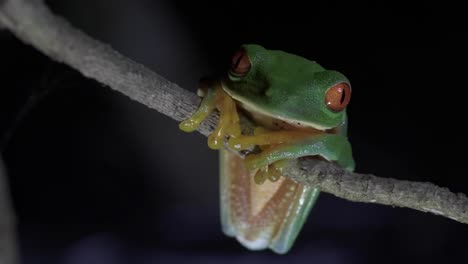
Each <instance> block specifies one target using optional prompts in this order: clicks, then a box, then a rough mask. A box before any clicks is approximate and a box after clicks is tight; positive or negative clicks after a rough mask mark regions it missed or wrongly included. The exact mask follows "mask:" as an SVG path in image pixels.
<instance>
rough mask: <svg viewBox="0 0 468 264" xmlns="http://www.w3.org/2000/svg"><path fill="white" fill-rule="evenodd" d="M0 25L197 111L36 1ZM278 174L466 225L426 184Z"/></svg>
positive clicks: (102, 74)
mask: <svg viewBox="0 0 468 264" xmlns="http://www.w3.org/2000/svg"><path fill="white" fill-rule="evenodd" d="M0 24H3V25H4V27H5V28H7V29H9V30H10V31H11V32H12V33H14V34H15V35H16V36H17V37H18V38H19V39H21V40H22V41H24V42H25V43H28V44H31V45H32V46H34V47H35V48H37V49H38V50H40V51H42V52H43V53H45V54H46V55H48V56H49V57H51V58H52V59H55V60H57V61H59V62H63V63H65V64H68V65H69V66H71V67H73V68H75V69H76V70H78V71H80V72H81V73H82V74H83V75H85V76H87V77H89V78H92V79H95V80H97V81H99V82H101V83H103V84H106V85H108V86H109V87H111V88H112V89H114V90H116V91H119V92H121V93H123V94H125V95H127V96H128V97H130V98H131V99H133V100H136V101H138V102H140V103H142V104H144V105H146V106H148V107H150V108H152V109H155V110H157V111H159V112H161V113H162V114H164V115H167V116H169V117H171V118H173V119H175V120H177V121H181V120H183V119H185V118H187V117H188V116H189V115H190V114H191V113H193V112H194V111H195V109H196V108H197V105H198V103H199V99H198V98H197V96H195V95H194V94H192V93H190V92H188V91H186V90H184V89H182V88H180V87H179V86H177V85H176V84H173V83H171V82H169V81H168V80H166V79H164V78H163V77H161V76H159V75H158V74H156V73H154V72H152V71H151V70H149V69H147V68H146V67H144V66H143V65H141V64H138V63H136V62H134V61H132V60H130V59H128V58H126V57H124V56H123V55H121V54H119V53H118V52H116V51H114V50H112V49H111V47H109V46H108V45H105V44H103V43H101V42H99V41H97V40H94V39H92V38H91V37H89V36H88V35H86V34H85V33H83V32H81V31H80V30H78V29H76V28H74V27H72V26H71V25H70V24H69V23H68V22H67V21H66V20H64V19H63V18H61V17H58V16H55V15H54V14H52V13H51V12H50V11H49V9H47V7H46V6H45V5H44V4H43V2H42V1H41V0H6V1H5V2H4V3H3V5H1V6H0ZM216 122H217V116H216V115H212V116H211V117H210V118H209V119H208V120H207V121H205V122H204V123H203V124H202V126H201V127H200V128H199V132H200V133H202V134H203V135H209V134H210V133H211V132H212V131H213V128H214V127H215V124H216ZM284 174H285V176H287V177H290V178H291V179H294V180H296V181H298V182H301V183H304V184H308V185H313V186H317V187H319V188H320V189H321V190H322V191H324V192H328V193H331V194H333V195H335V196H338V197H341V198H344V199H347V200H351V201H357V202H368V203H379V204H385V205H392V206H399V207H408V208H412V209H416V210H420V211H423V212H431V213H434V214H438V215H442V216H445V217H448V218H451V219H454V220H456V221H459V222H462V223H468V199H467V197H466V196H465V195H464V194H461V193H459V194H454V193H452V192H450V191H449V190H448V189H447V188H441V187H438V186H436V185H434V184H432V183H423V182H409V181H399V180H395V179H389V178H380V177H376V176H374V175H366V174H359V173H350V172H347V171H344V170H343V169H341V168H339V167H338V166H336V165H334V164H332V163H326V162H322V161H315V160H310V159H301V160H299V161H296V162H292V163H291V165H290V166H289V167H287V168H286V169H285V170H284Z"/></svg>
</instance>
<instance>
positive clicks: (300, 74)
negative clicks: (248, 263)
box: [179, 45, 354, 254]
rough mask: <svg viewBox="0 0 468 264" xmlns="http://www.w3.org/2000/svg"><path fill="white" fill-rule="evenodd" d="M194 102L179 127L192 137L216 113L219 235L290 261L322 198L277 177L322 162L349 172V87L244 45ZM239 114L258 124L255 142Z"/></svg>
mask: <svg viewBox="0 0 468 264" xmlns="http://www.w3.org/2000/svg"><path fill="white" fill-rule="evenodd" d="M198 94H199V96H202V97H203V100H202V102H201V104H200V107H199V108H198V110H197V111H196V112H195V113H194V114H193V115H192V116H191V117H190V118H189V119H187V120H185V121H183V122H182V123H180V125H179V127H180V129H182V130H183V131H186V132H191V131H194V130H196V129H197V127H198V126H199V125H200V123H201V122H202V121H203V120H204V119H205V118H207V117H208V116H209V114H210V113H211V112H213V111H214V110H215V109H217V110H218V111H219V113H220V118H219V123H218V125H217V127H216V129H215V130H214V131H213V133H212V134H211V135H210V136H209V137H208V146H209V147H210V148H212V149H219V150H220V177H221V178H220V185H221V186H220V196H221V222H222V228H223V232H224V233H225V234H226V235H228V236H232V237H236V238H237V240H238V241H239V242H240V243H241V244H242V245H244V246H245V247H247V248H249V249H251V250H262V249H266V248H270V249H272V250H273V251H274V252H276V253H279V254H284V253H287V252H288V251H289V250H290V248H291V246H292V245H293V243H294V241H295V240H296V238H297V236H298V234H299V232H300V230H301V228H302V226H303V224H304V222H305V220H306V219H307V216H308V215H309V212H310V210H311V208H312V207H313V205H314V203H315V201H316V199H317V197H318V196H319V193H320V190H319V189H318V188H314V187H311V186H305V185H303V184H300V183H297V182H294V181H293V180H290V179H287V178H285V177H282V168H283V167H284V165H285V164H286V162H287V161H288V160H290V159H297V158H301V157H312V158H322V159H325V160H328V161H330V162H336V163H337V164H338V165H340V166H341V167H343V168H345V169H347V170H350V171H352V170H353V169H354V161H353V158H352V153H351V146H350V144H349V141H348V140H347V138H346V122H347V117H346V106H347V105H348V103H349V100H350V97H351V86H350V83H349V81H348V79H347V78H346V77H345V76H343V75H342V74H341V73H338V72H336V71H330V70H326V69H324V68H323V67H321V66H320V65H319V64H317V63H316V62H314V61H309V60H306V59H304V58H302V57H299V56H296V55H293V54H289V53H286V52H282V51H276V50H267V49H265V48H263V47H261V46H259V45H243V46H242V47H241V48H240V49H239V50H238V51H237V52H236V53H235V54H234V55H233V57H232V63H231V68H230V70H229V72H228V74H227V76H226V77H225V78H222V79H220V80H213V81H204V82H202V83H201V85H200V87H199V90H198ZM239 111H241V112H242V113H243V114H244V115H245V116H247V117H248V118H250V119H251V120H252V121H253V123H254V124H255V126H256V127H255V130H254V133H253V135H244V134H242V133H241V127H240V120H239V113H238V112H239ZM233 150H234V151H233ZM235 151H243V152H244V153H247V154H246V155H245V157H241V156H239V155H237V153H235Z"/></svg>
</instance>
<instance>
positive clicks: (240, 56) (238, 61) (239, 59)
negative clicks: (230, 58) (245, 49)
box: [234, 54, 242, 69]
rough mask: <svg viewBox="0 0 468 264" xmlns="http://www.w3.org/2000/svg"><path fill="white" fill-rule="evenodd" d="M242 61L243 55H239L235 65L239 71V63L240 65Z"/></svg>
mask: <svg viewBox="0 0 468 264" xmlns="http://www.w3.org/2000/svg"><path fill="white" fill-rule="evenodd" d="M241 59H242V54H239V56H237V60H236V62H235V64H234V68H235V69H237V68H238V67H239V63H240V61H241Z"/></svg>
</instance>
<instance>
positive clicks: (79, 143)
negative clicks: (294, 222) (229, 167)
mask: <svg viewBox="0 0 468 264" xmlns="http://www.w3.org/2000/svg"><path fill="white" fill-rule="evenodd" d="M324 2H326V4H324ZM349 2H350V3H348V4H344V5H343V4H342V3H338V2H333V1H331V2H330V1H322V2H317V1H307V3H304V4H301V5H299V4H297V3H293V2H292V1H287V2H285V3H281V4H279V3H278V4H273V3H269V4H268V5H258V6H256V5H254V4H252V2H239V1H235V2H224V1H218V2H214V3H208V2H200V1H196V4H195V1H194V2H193V3H192V2H190V1H189V2H185V1H150V0H138V1H124V0H118V1H111V0H107V1H106V0H99V1H79V0H67V1H58V0H56V1H47V3H48V4H49V6H50V7H51V8H52V9H53V10H54V11H55V12H57V13H58V14H60V15H62V16H64V17H66V18H67V19H68V20H70V21H71V22H72V24H74V25H75V26H77V27H79V28H81V29H83V30H84V31H85V32H87V33H88V34H90V35H91V36H93V37H95V38H97V39H99V40H101V41H104V42H106V43H109V44H110V45H112V46H113V47H114V48H115V49H116V50H118V51H120V52H122V53H123V54H124V55H126V56H128V57H130V58H132V59H134V60H136V61H138V62H140V63H142V64H144V65H146V66H147V67H149V68H151V69H152V70H154V71H156V72H158V73H160V74H161V75H163V76H165V77H166V78H168V79H169V80H171V81H173V82H175V83H177V84H179V85H181V86H182V87H184V88H186V89H189V90H191V91H195V90H196V85H197V82H198V79H199V77H200V76H202V75H205V74H210V73H212V72H219V71H223V70H224V69H225V68H226V62H227V61H228V60H229V58H230V56H231V53H232V52H233V51H234V50H235V49H236V48H237V47H238V46H239V45H240V44H242V43H258V44H261V45H263V46H265V47H267V48H270V49H281V50H285V51H288V52H291V53H295V54H298V55H301V56H303V57H306V58H309V59H314V60H317V61H318V62H319V63H321V64H322V65H323V66H324V67H326V68H330V69H336V70H338V71H341V72H342V73H344V74H345V75H346V76H348V78H349V79H350V80H351V82H352V85H353V98H352V100H351V104H350V106H349V108H348V109H349V110H348V113H349V117H350V127H349V136H350V140H351V143H352V145H353V151H354V156H355V159H356V163H357V171H358V172H363V173H373V174H375V175H378V176H381V177H394V178H398V179H405V180H412V181H431V182H433V183H435V184H437V185H440V186H445V187H448V188H450V190H452V191H455V192H463V193H468V177H467V176H468V173H467V172H468V169H467V166H466V164H467V162H466V156H467V155H466V148H467V146H468V144H467V140H468V139H467V137H466V132H467V124H466V123H467V122H466V121H467V118H466V114H467V109H466V103H467V102H466V101H467V98H468V97H466V90H467V89H468V83H467V81H466V78H467V69H468V52H467V49H466V47H467V46H468V45H467V44H468V43H467V41H466V40H465V37H466V36H465V35H466V32H467V29H466V28H462V27H461V25H463V23H462V22H463V19H464V16H463V14H462V10H463V9H462V8H461V7H456V6H441V5H440V4H437V5H436V4H429V3H426V4H424V5H418V6H414V7H411V6H408V5H404V6H396V5H390V4H384V3H382V4H360V5H358V4H355V3H351V1H349ZM0 58H1V63H0V69H1V71H0V72H1V78H2V79H1V89H0V108H1V112H0V136H1V137H0V140H1V141H0V142H1V143H2V145H1V147H2V150H1V151H2V156H3V159H4V160H5V163H6V166H7V168H8V171H9V177H10V184H11V189H12V196H13V201H14V206H15V209H16V212H17V215H18V221H19V224H18V229H19V237H20V249H21V255H22V259H23V262H24V263H67V264H68V263H166V262H181V263H189V262H190V263H191V262H200V263H242V262H246V263H285V262H288V263H302V262H303V263H420V262H421V263H440V262H441V261H443V263H447V262H448V263H450V262H454V261H458V263H466V262H468V254H467V252H466V245H467V241H468V225H464V224H460V223H458V222H455V221H452V220H450V219H446V218H443V217H440V216H435V215H432V214H428V213H422V212H418V211H414V210H410V209H402V208H391V207H387V206H382V205H375V204H363V203H353V202H349V201H346V200H342V199H339V198H336V197H334V196H332V195H329V194H323V195H322V196H321V198H320V199H319V202H318V203H317V205H316V207H315V208H314V209H313V211H312V213H311V215H310V218H309V220H308V221H307V222H306V224H305V226H304V228H303V231H302V233H301V235H300V236H299V238H298V240H297V242H296V244H295V246H294V247H293V248H292V250H291V252H290V253H289V254H287V255H285V256H277V255H275V254H273V253H271V252H269V251H263V252H250V251H248V250H246V249H244V248H243V247H242V246H240V244H238V243H237V241H235V240H234V239H232V238H228V237H226V236H224V235H223V234H222V232H221V228H220V222H219V215H218V207H219V204H218V199H219V197H218V175H217V168H218V163H217V153H216V152H215V151H211V150H209V149H208V147H207V146H206V138H205V137H203V136H201V135H199V134H197V133H193V134H186V133H183V132H180V131H179V130H178V127H177V125H178V124H177V122H175V121H173V120H171V119H169V118H167V117H165V116H163V115H161V114H159V113H157V112H156V111H153V110H150V109H148V108H146V107H144V106H142V105H141V104H139V103H136V102H133V101H130V100H129V99H128V98H126V97H124V96H122V95H121V94H119V93H117V92H114V91H112V90H111V89H109V88H107V87H105V86H103V85H101V84H99V83H97V82H95V81H93V80H89V79H85V78H84V77H83V76H81V75H80V74H79V73H78V72H76V71H74V70H72V69H70V68H68V67H67V66H64V65H62V64H59V63H56V62H53V61H51V60H49V59H48V58H47V57H45V56H43V55H42V54H40V53H39V52H37V51H36V50H35V49H33V48H31V47H30V46H27V45H24V44H22V43H21V42H20V41H18V40H17V39H16V38H14V37H13V36H12V35H11V34H9V33H7V32H0ZM22 109H23V110H22ZM24 109H28V110H29V111H24Z"/></svg>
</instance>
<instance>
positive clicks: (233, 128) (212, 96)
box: [179, 81, 241, 149]
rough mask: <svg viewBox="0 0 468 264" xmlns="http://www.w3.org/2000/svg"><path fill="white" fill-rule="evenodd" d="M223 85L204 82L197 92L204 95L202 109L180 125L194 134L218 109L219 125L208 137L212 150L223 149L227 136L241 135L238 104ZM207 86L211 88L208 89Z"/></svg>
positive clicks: (182, 128) (183, 129)
mask: <svg viewBox="0 0 468 264" xmlns="http://www.w3.org/2000/svg"><path fill="white" fill-rule="evenodd" d="M221 85H222V84H221V83H220V82H212V83H207V82H206V81H203V82H202V83H201V87H200V88H199V90H198V92H197V93H198V94H199V95H201V96H203V95H204V98H203V100H202V102H201V104H200V107H199V108H198V109H197V111H196V112H195V113H194V114H193V115H192V116H191V117H190V118H188V119H186V120H184V121H183V122H181V123H180V124H179V128H180V129H181V130H182V131H185V132H192V131H194V130H196V129H197V128H198V126H199V125H200V123H201V122H202V121H203V120H205V119H206V118H207V117H208V115H209V114H210V113H211V112H213V111H214V109H218V111H219V113H220V116H219V122H218V125H217V127H216V129H215V130H214V131H213V133H212V134H211V135H210V136H209V137H208V146H209V147H210V148H212V149H219V148H221V147H222V146H223V143H224V140H225V138H226V137H227V136H229V137H232V138H234V137H239V136H240V134H241V129H240V122H239V115H238V113H237V108H236V103H235V102H234V100H233V99H232V98H231V97H230V96H229V95H228V94H227V93H226V92H225V91H224V90H223V88H222V86H221ZM206 86H209V87H208V88H206Z"/></svg>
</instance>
